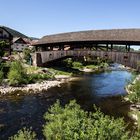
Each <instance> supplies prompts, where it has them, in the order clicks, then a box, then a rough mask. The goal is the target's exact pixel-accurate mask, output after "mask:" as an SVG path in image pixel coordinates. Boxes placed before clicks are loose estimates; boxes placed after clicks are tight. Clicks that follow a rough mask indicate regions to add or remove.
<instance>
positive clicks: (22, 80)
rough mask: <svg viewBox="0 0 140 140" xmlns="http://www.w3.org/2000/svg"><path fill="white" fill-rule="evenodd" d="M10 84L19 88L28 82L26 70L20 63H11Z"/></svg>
mask: <svg viewBox="0 0 140 140" xmlns="http://www.w3.org/2000/svg"><path fill="white" fill-rule="evenodd" d="M8 79H9V84H10V85H13V86H18V85H21V84H26V83H27V82H28V79H27V75H26V72H25V69H24V68H23V66H22V64H21V63H20V62H19V61H15V62H12V63H11V67H10V71H9V73H8Z"/></svg>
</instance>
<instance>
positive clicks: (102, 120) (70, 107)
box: [10, 101, 140, 140]
mask: <svg viewBox="0 0 140 140" xmlns="http://www.w3.org/2000/svg"><path fill="white" fill-rule="evenodd" d="M94 110H95V111H94V112H86V111H84V110H83V109H81V107H80V106H79V105H78V104H77V103H76V102H75V101H71V102H70V103H69V104H67V105H65V107H62V106H61V105H60V102H59V101H57V102H56V103H55V104H54V105H53V106H51V108H50V109H49V111H48V112H47V113H46V114H45V115H44V118H45V120H46V123H45V124H44V126H43V134H44V137H45V139H47V140H63V139H65V140H85V139H87V140H94V139H95V140H99V139H100V140H106V139H109V140H114V139H117V140H118V139H119V140H128V139H130V140H139V139H140V133H138V132H135V133H132V132H130V131H129V130H127V129H126V128H127V125H126V124H125V122H124V120H123V119H122V118H118V119H114V118H113V117H110V116H107V115H104V114H103V113H102V112H101V111H100V110H99V109H97V108H96V107H94ZM10 139H11V140H21V139H23V140H26V139H30V140H34V139H37V135H36V134H35V132H32V131H31V130H29V129H26V128H24V129H23V130H19V131H18V133H17V134H15V135H14V136H12V137H11V138H10Z"/></svg>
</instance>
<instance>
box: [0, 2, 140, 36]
mask: <svg viewBox="0 0 140 140" xmlns="http://www.w3.org/2000/svg"><path fill="white" fill-rule="evenodd" d="M0 25H5V26H8V27H11V28H14V29H16V30H18V31H20V32H22V33H24V34H26V35H28V36H33V37H42V36H44V35H47V34H55V33H61V32H71V31H79V30H91V29H111V28H140V0H0Z"/></svg>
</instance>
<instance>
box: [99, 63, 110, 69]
mask: <svg viewBox="0 0 140 140" xmlns="http://www.w3.org/2000/svg"><path fill="white" fill-rule="evenodd" d="M108 66H109V65H108V63H103V62H102V63H101V64H100V67H103V68H107V67H108Z"/></svg>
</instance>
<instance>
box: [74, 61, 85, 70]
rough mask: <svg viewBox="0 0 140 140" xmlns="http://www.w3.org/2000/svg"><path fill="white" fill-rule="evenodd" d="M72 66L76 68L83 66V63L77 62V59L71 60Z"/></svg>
mask: <svg viewBox="0 0 140 140" xmlns="http://www.w3.org/2000/svg"><path fill="white" fill-rule="evenodd" d="M72 66H73V68H76V69H80V68H83V64H82V63H81V62H77V61H76V62H73V63H72Z"/></svg>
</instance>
